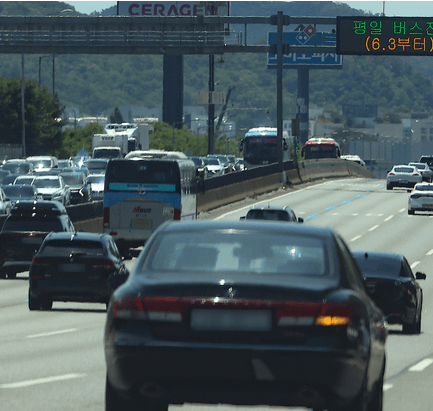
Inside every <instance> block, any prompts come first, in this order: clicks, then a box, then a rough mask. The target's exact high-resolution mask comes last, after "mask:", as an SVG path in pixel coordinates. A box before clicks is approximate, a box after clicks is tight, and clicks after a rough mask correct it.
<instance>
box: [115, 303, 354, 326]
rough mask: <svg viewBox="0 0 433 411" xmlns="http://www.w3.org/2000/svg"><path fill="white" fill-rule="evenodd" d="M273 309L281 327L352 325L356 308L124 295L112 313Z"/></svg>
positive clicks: (164, 315) (177, 317)
mask: <svg viewBox="0 0 433 411" xmlns="http://www.w3.org/2000/svg"><path fill="white" fill-rule="evenodd" d="M194 307H201V308H205V307H206V308H216V309H224V308H231V309H233V308H235V309H239V310H242V309H248V310H254V309H257V310H260V309H268V310H269V309H270V310H272V311H273V313H274V316H275V322H276V324H277V326H279V327H289V326H312V325H316V326H321V327H329V326H341V325H349V324H350V323H351V322H352V319H353V309H352V307H350V306H346V305H343V304H323V303H303V302H280V301H262V300H246V299H245V300H243V299H225V298H185V299H184V298H178V297H142V298H139V297H125V298H123V299H120V300H117V301H115V302H114V304H113V315H114V316H115V317H117V318H123V319H137V320H145V321H170V322H181V321H182V320H183V319H184V318H185V315H186V313H187V312H188V311H189V309H191V308H194Z"/></svg>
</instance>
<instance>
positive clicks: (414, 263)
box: [410, 261, 421, 268]
mask: <svg viewBox="0 0 433 411" xmlns="http://www.w3.org/2000/svg"><path fill="white" fill-rule="evenodd" d="M420 262H421V261H415V262H413V263H412V264H411V266H410V268H415V267H416V266H417V265H418V264H419V263H420Z"/></svg>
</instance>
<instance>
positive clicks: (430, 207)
mask: <svg viewBox="0 0 433 411" xmlns="http://www.w3.org/2000/svg"><path fill="white" fill-rule="evenodd" d="M415 211H433V184H432V183H418V184H417V185H416V186H415V187H414V189H413V191H412V192H411V193H410V196H409V199H408V204H407V213H408V214H415Z"/></svg>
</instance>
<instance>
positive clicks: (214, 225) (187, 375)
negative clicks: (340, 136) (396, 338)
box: [104, 220, 387, 411]
mask: <svg viewBox="0 0 433 411" xmlns="http://www.w3.org/2000/svg"><path fill="white" fill-rule="evenodd" d="M168 256H169V257H168ZM386 336H387V329H386V321H385V316H384V315H383V313H382V311H381V310H380V309H379V308H378V307H377V306H376V304H374V302H373V301H372V300H371V298H369V296H368V295H367V293H366V291H365V288H364V284H363V281H362V277H361V273H360V271H359V268H358V266H357V265H356V262H355V260H354V259H353V257H352V254H351V253H350V251H349V249H348V247H347V246H346V244H345V243H344V241H343V240H342V238H341V237H340V236H339V235H338V234H337V233H336V232H334V231H332V230H331V229H330V228H322V227H313V226H306V225H304V224H275V223H273V222H267V221H260V222H256V221H211V220H207V221H204V220H201V221H194V222H185V221H180V222H167V223H165V224H163V225H161V226H160V227H159V228H158V229H157V231H155V233H154V234H153V235H152V237H151V238H150V239H149V240H148V241H147V242H146V245H145V247H144V249H143V250H142V252H141V253H140V255H139V257H138V259H137V261H136V264H135V266H134V269H133V270H132V272H131V274H130V276H129V279H128V281H127V282H126V283H125V284H123V285H122V286H120V287H119V288H118V289H117V290H116V291H115V292H114V293H113V295H112V297H111V300H110V304H109V307H108V310H107V321H106V326H105V337H104V339H105V358H106V364H107V380H106V410H107V411H118V410H138V409H152V410H158V411H164V410H167V408H168V404H183V403H211V404H218V403H226V404H235V405H265V404H266V405H275V406H284V407H291V406H297V407H308V408H314V409H315V410H319V409H320V410H323V409H327V410H331V409H332V410H334V409H338V410H350V411H360V410H366V409H367V408H366V406H368V410H369V411H380V410H382V393H383V376H384V371H385V340H386ZM364 407H365V408H364Z"/></svg>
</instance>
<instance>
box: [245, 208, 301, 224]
mask: <svg viewBox="0 0 433 411" xmlns="http://www.w3.org/2000/svg"><path fill="white" fill-rule="evenodd" d="M240 219H241V220H274V221H291V222H295V223H303V222H304V219H303V218H298V217H296V214H295V212H294V211H293V210H292V209H291V208H290V207H289V206H283V207H270V206H266V207H265V206H254V207H253V208H251V209H250V210H249V211H248V213H247V214H246V216H244V217H241V218H240Z"/></svg>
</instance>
